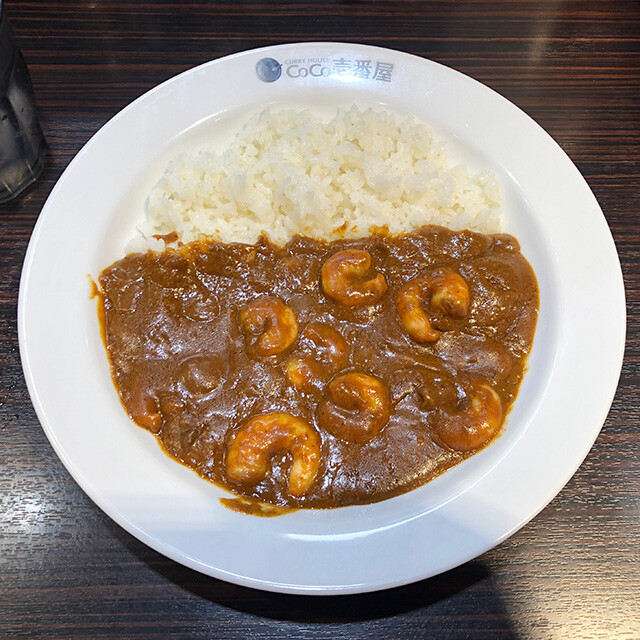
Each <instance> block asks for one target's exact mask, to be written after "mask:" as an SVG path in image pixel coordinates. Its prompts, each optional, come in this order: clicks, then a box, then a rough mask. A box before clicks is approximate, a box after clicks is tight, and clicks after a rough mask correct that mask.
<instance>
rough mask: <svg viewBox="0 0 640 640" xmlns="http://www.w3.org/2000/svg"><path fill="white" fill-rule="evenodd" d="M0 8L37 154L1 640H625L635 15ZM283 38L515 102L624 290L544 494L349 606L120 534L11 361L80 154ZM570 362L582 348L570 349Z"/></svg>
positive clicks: (634, 563)
mask: <svg viewBox="0 0 640 640" xmlns="http://www.w3.org/2000/svg"><path fill="white" fill-rule="evenodd" d="M5 7H6V10H7V13H8V15H9V18H10V20H11V22H12V24H13V27H14V31H15V33H16V37H17V39H18V41H19V43H20V44H21V46H22V48H23V51H24V54H25V57H26V60H27V63H28V64H29V67H30V69H31V73H32V77H33V82H34V87H35V91H36V95H37V99H38V104H39V108H40V114H41V119H42V124H43V127H44V129H45V133H46V135H47V138H48V141H49V145H50V152H49V156H48V159H47V165H46V168H45V171H44V174H43V176H42V178H41V179H40V180H39V181H38V182H37V183H36V184H35V185H34V186H33V187H31V188H30V189H29V190H28V191H27V192H25V193H24V195H23V196H22V197H20V198H19V199H18V200H15V201H13V202H11V203H9V204H7V205H4V206H0V380H1V384H0V443H1V448H0V455H1V462H0V504H1V507H0V518H1V522H2V528H1V529H0V536H1V537H0V637H2V638H10V637H11V638H13V637H41V638H115V637H122V638H124V637H131V638H140V639H142V638H157V637H163V638H164V637H166V638H229V639H230V638H245V637H251V638H284V637H291V638H309V639H311V638H332V639H334V640H338V639H341V638H344V639H353V638H368V639H371V638H392V637H393V638H395V637H397V638H407V639H409V638H422V637H425V638H426V637H428V638H438V639H443V638H474V639H476V638H478V639H479V638H487V639H492V640H493V639H495V638H514V639H515V638H518V639H527V640H529V639H538V638H540V639H543V638H544V639H546V638H553V639H562V640H586V639H591V638H598V639H603V640H604V639H607V640H610V639H620V640H622V639H627V640H637V639H638V638H640V527H639V525H640V426H639V425H640V411H639V407H640V403H639V402H638V382H639V375H640V369H639V366H640V342H639V339H638V328H639V320H640V317H639V314H640V291H639V289H640V277H639V276H640V264H639V262H638V257H639V255H640V226H639V224H638V218H637V211H638V207H639V206H640V127H639V124H640V42H639V36H640V5H639V4H638V3H637V2H632V1H628V2H625V1H623V0H609V1H606V0H604V1H603V0H598V1H595V0H578V1H572V0H570V1H566V2H557V1H555V2H553V1H548V2H510V1H507V0H504V1H501V0H495V1H494V2H481V1H467V2H462V1H459V2H436V3H431V2H420V1H413V2H411V1H400V0H398V1H395V2H367V1H360V2H356V1H352V2H337V1H332V0H325V1H324V2H322V3H317V4H315V3H312V2H289V1H288V0H282V1H280V2H278V3H269V2H259V1H257V0H256V1H254V2H245V1H243V0H238V1H236V2H229V3H227V2H205V1H203V0H194V1H192V2H189V3H180V2H176V1H175V0H174V1H173V2H172V1H169V0H138V1H137V2H127V1H126V0H110V1H109V2H107V1H105V0H92V1H89V0H82V1H75V2H74V1H72V0H60V1H56V2H53V1H48V0H39V1H38V0H7V1H6V2H5ZM300 40H345V41H353V42H361V43H369V44H375V45H380V46H384V47H392V48H395V49H400V50H403V51H408V52H410V53H414V54H417V55H420V56H424V57H426V58H431V59H433V60H436V61H438V62H441V63H443V64H445V65H448V66H450V67H453V68H455V69H458V70H460V71H462V72H464V73H466V74H469V75H471V76H473V77H474V78H476V79H478V80H480V81H481V82H484V83H485V84H487V85H489V86H490V87H492V88H494V89H496V90H497V91H499V92H500V93H502V94H503V95H505V96H506V97H507V98H509V99H510V100H512V101H513V102H514V103H515V104H517V105H518V106H520V107H521V108H522V109H524V110H525V111H526V112H527V113H529V114H530V115H531V116H532V117H533V118H535V119H536V120H537V121H538V122H539V123H540V124H541V125H542V126H543V127H544V128H545V129H546V130H547V131H549V133H550V134H551V135H552V136H553V137H554V138H555V139H556V140H557V141H558V142H559V143H560V145H561V146H562V147H563V148H564V149H565V150H566V152H567V153H568V154H569V156H571V158H572V159H573V161H574V162H575V163H576V164H577V165H578V167H579V169H580V170H581V171H582V173H583V174H584V175H585V177H586V179H587V181H588V182H589V184H590V185H591V187H592V189H593V190H594V192H595V194H596V197H597V198H598V200H599V202H600V204H601V206H602V208H603V210H604V212H605V215H606V217H607V220H608V222H609V225H610V226H611V229H612V231H613V235H614V238H615V240H616V244H617V246H618V250H619V252H620V257H621V260H622V266H623V270H624V272H625V284H626V290H627V296H628V310H629V324H628V345H627V353H626V359H625V364H624V367H623V370H622V378H621V380H620V386H619V389H618V392H617V394H616V398H615V401H614V403H613V408H612V409H611V412H610V414H609V417H608V419H607V421H606V423H605V425H604V428H603V430H602V433H601V434H600V437H599V438H598V440H597V442H596V444H595V446H594V448H593V449H592V451H591V453H590V454H589V456H588V457H587V459H586V461H585V462H584V464H583V465H582V466H581V468H580V469H579V471H578V472H577V473H576V475H575V476H574V477H573V479H572V480H571V481H570V482H569V484H568V485H567V486H566V487H565V489H564V490H563V491H562V492H561V493H560V495H559V496H558V497H557V498H556V499H555V500H554V501H553V502H552V503H551V504H550V505H549V506H548V507H547V508H546V509H544V511H542V513H540V514H539V515H538V516H537V517H536V518H535V520H533V522H531V523H530V524H529V525H528V526H526V527H525V528H524V529H523V530H522V531H520V532H519V533H517V534H516V535H514V536H513V537H511V538H510V539H509V540H507V541H506V542H504V543H503V544H501V545H500V546H499V547H497V548H496V549H493V550H492V551H490V552H488V553H486V554H485V555H483V556H481V557H479V558H477V559H476V560H474V561H473V562H470V563H468V564H466V565H464V566H462V567H459V568H457V569H455V570H453V571H450V572H448V573H446V574H444V575H441V576H438V577H435V578H432V579H430V580H425V581H423V582H420V583H417V584H414V585H411V586H407V587H404V588H400V589H394V590H390V591H386V592H381V593H374V594H368V595H360V596H344V597H330V598H312V597H298V596H295V597H294V596H282V595H274V594H268V593H262V592H259V591H253V590H251V589H245V588H241V587H236V586H233V585H229V584H226V583H224V582H219V581H217V580H213V579H210V578H208V577H205V576H203V575H200V574H198V573H195V572H193V571H190V570H189V569H185V568H184V567H182V566H180V565H177V564H175V563H174V562H172V561H170V560H167V559H166V558H164V557H162V556H160V555H159V554H157V553H156V552H154V551H152V550H151V549H149V548H147V547H146V546H145V545H143V544H142V543H140V542H138V540H136V539H135V538H133V537H131V536H130V535H129V534H128V533H126V532H125V531H123V530H122V529H120V528H119V527H118V526H117V525H116V524H114V523H113V522H112V521H111V520H110V519H109V518H108V517H107V516H105V515H104V514H103V513H102V512H101V511H100V510H99V509H98V508H97V507H96V506H95V505H94V504H93V503H92V502H91V501H90V500H89V498H88V497H87V496H86V495H85V494H84V493H83V492H82V490H81V489H79V488H78V486H77V485H76V484H75V483H74V481H73V480H72V479H71V477H70V476H69V474H68V473H67V471H66V470H65V469H64V467H63V466H62V464H61V463H60V461H59V460H58V458H57V457H56V455H55V454H54V452H53V450H52V448H51V447H50V445H49V443H48V441H47V439H46V438H45V436H44V433H43V432H42V430H41V428H40V425H39V424H38V420H37V418H36V416H35V413H34V411H33V408H32V406H31V402H30V400H29V396H28V393H27V390H26V387H25V383H24V380H23V376H22V370H21V366H20V359H19V355H18V339H17V328H16V303H17V296H18V283H19V279H20V269H21V265H22V260H23V257H24V253H25V249H26V246H27V242H28V240H29V235H30V233H31V230H32V228H33V225H34V223H35V221H36V218H37V216H38V213H39V211H40V209H41V207H42V205H43V203H44V201H45V199H46V197H47V196H48V194H49V192H50V191H51V189H52V187H53V185H54V183H55V182H56V180H57V179H58V178H59V177H60V174H61V173H62V171H63V170H64V168H65V167H66V166H67V164H68V163H69V161H70V160H71V159H72V158H73V156H74V155H75V154H76V153H77V152H78V151H79V149H80V148H81V147H82V146H83V145H84V144H85V142H87V140H88V139H89V138H90V137H91V136H92V135H93V134H94V133H95V132H96V131H97V130H98V129H99V128H100V127H101V126H102V125H103V124H104V123H105V122H106V121H107V120H108V119H109V118H110V117H111V116H113V115H114V114H115V113H116V112H118V111H119V110H120V109H122V108H123V107H124V106H125V105H127V104H128V103H129V102H130V101H132V100H133V99H134V98H136V97H138V96H139V95H141V94H142V93H144V92H145V91H147V90H148V89H150V88H151V87H153V86H155V85H156V84H158V83H159V82H162V81H163V80H166V79H167V78H169V77H171V76H173V75H175V74H177V73H179V72H181V71H184V70H185V69H188V68H190V67H192V66H194V65H197V64H200V63H202V62H206V61H208V60H211V59H213V58H218V57H220V56H224V55H227V54H230V53H234V52H236V51H241V50H243V49H247V48H253V47H260V46H265V45H270V44H276V43H282V42H294V41H300ZM87 215H91V212H90V211H88V212H87ZM593 304H594V305H597V304H598V292H597V291H594V292H593ZM593 339H594V340H597V339H598V336H593ZM588 351H589V345H588V344H585V357H588ZM594 384H596V382H595V381H594ZM585 393H589V389H585Z"/></svg>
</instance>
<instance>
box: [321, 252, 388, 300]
mask: <svg viewBox="0 0 640 640" xmlns="http://www.w3.org/2000/svg"><path fill="white" fill-rule="evenodd" d="M370 270H371V254H370V253H369V252H368V251H363V250H361V249H345V250H344V251H338V253H334V254H333V255H332V256H331V257H330V258H329V259H328V260H327V261H326V262H325V263H324V264H323V265H322V270H321V274H320V278H321V282H322V289H323V291H324V292H325V293H326V294H327V295H328V296H329V297H330V298H332V299H333V300H335V301H336V302H339V303H340V304H343V305H345V306H347V307H356V306H360V305H365V304H375V303H376V302H378V300H380V298H382V296H383V295H384V294H385V292H386V291H387V281H386V279H385V277H384V275H383V274H382V273H373V274H371V273H370Z"/></svg>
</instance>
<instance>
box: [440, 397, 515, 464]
mask: <svg viewBox="0 0 640 640" xmlns="http://www.w3.org/2000/svg"><path fill="white" fill-rule="evenodd" d="M467 397H468V400H469V404H468V406H467V407H466V408H465V409H463V410H462V411H458V412H456V413H453V414H452V413H446V412H444V411H442V410H439V411H438V415H437V417H436V420H435V432H436V434H437V436H438V438H439V439H440V440H441V441H442V442H443V443H444V444H445V445H446V446H447V447H449V448H451V449H455V450H456V451H463V452H466V451H471V450H472V449H477V448H479V447H481V446H483V445H484V444H486V443H487V442H489V440H491V438H493V436H494V435H495V434H496V433H497V432H498V429H499V428H500V426H501V425H502V401H501V400H500V396H499V395H498V394H497V393H496V392H495V391H494V390H493V389H492V388H491V387H490V386H488V385H486V384H473V385H471V388H470V392H469V393H468V396H467Z"/></svg>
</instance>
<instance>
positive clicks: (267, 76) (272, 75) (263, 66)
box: [256, 58, 282, 82]
mask: <svg viewBox="0 0 640 640" xmlns="http://www.w3.org/2000/svg"><path fill="white" fill-rule="evenodd" d="M256 75H257V76H258V78H260V80H262V82H275V81H276V80H277V79H278V78H279V77H280V76H281V75H282V65H281V64H280V63H279V62H278V61H277V60H274V59H273V58H262V60H258V62H257V63H256Z"/></svg>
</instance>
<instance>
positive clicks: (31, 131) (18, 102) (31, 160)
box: [0, 0, 46, 204]
mask: <svg viewBox="0 0 640 640" xmlns="http://www.w3.org/2000/svg"><path fill="white" fill-rule="evenodd" d="M45 151H46V142H45V139H44V135H43V134H42V129H41V128H40V124H39V123H38V118H37V116H36V108H35V99H34V95H33V88H32V86H31V78H30V77H29V71H28V70H27V65H26V64H25V62H24V59H23V57H22V53H21V52H20V50H19V49H18V47H17V46H16V43H15V41H14V39H13V33H12V32H11V27H10V26H9V22H8V20H7V18H6V16H5V15H4V9H3V7H2V0H0V204H1V203H3V202H7V201H8V200H11V198H14V197H15V196H17V195H18V194H19V193H20V192H21V191H22V190H23V189H25V188H26V187H28V186H29V185H30V184H31V183H33V182H35V180H37V178H38V176H39V175H40V172H41V171H42V167H43V165H44V156H45Z"/></svg>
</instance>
